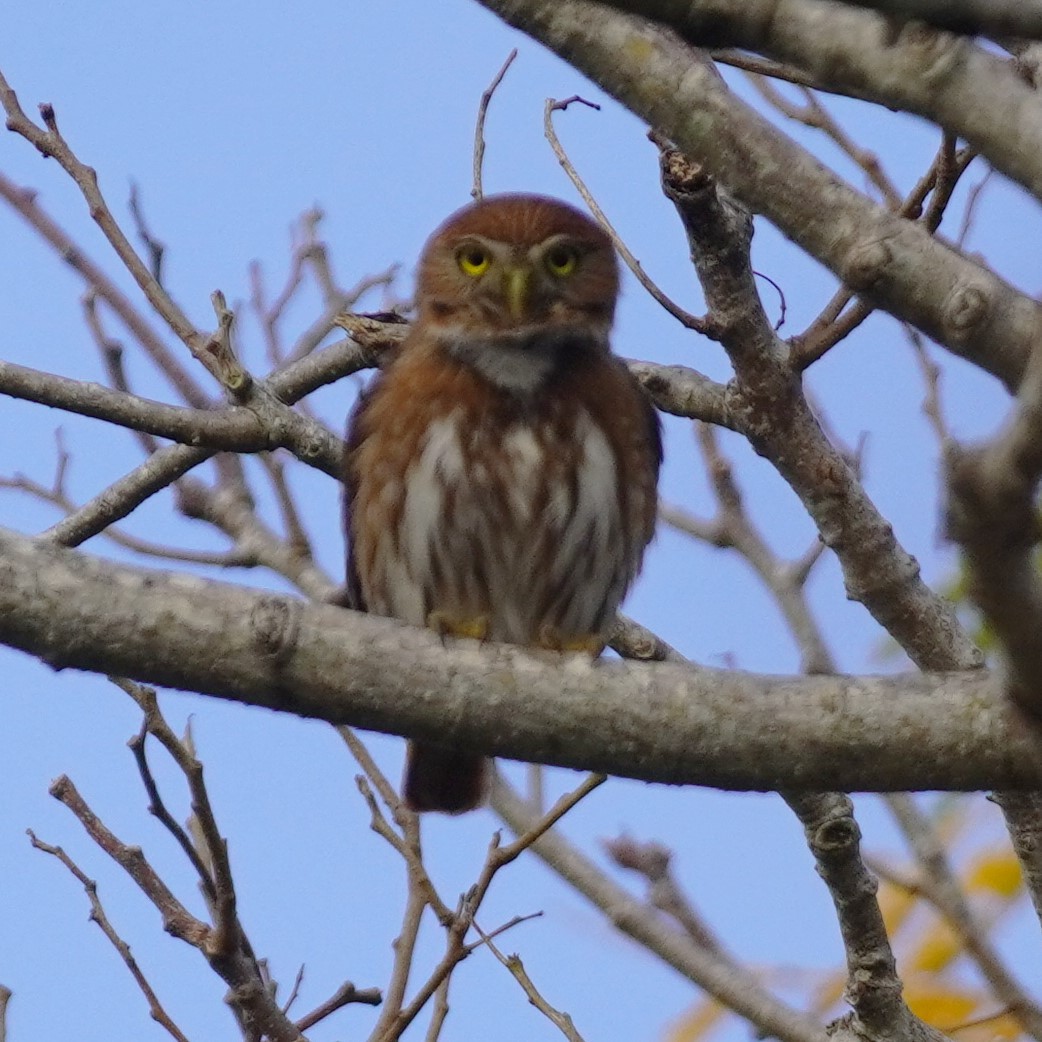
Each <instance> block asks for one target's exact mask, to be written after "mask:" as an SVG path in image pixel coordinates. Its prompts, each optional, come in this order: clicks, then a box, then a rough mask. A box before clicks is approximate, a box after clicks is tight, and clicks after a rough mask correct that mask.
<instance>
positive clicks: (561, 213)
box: [416, 195, 619, 389]
mask: <svg viewBox="0 0 1042 1042" xmlns="http://www.w3.org/2000/svg"><path fill="white" fill-rule="evenodd" d="M416 290H417V292H416V299H417V304H418V308H419V324H420V325H421V326H422V327H423V328H424V330H425V331H426V332H427V333H428V334H432V335H434V336H435V337H436V338H437V339H438V340H439V341H440V342H441V343H442V344H443V345H445V346H446V347H448V348H449V349H450V350H452V351H453V353H454V354H457V355H459V356H461V357H463V358H465V359H466V360H467V361H470V362H472V363H473V364H475V365H476V366H477V367H478V368H479V369H480V370H481V371H482V372H483V373H485V375H486V376H489V377H490V378H491V379H493V380H494V381H495V382H497V383H499V384H501V385H503V386H512V385H515V384H516V385H518V388H519V389H524V388H523V387H522V386H521V385H528V384H535V383H538V382H539V380H541V379H542V378H543V377H545V376H546V375H547V373H548V372H549V371H550V369H551V368H552V366H553V364H554V362H555V360H557V356H560V355H561V354H562V353H568V352H573V351H575V350H577V349H579V350H581V349H588V348H589V347H591V346H593V347H597V348H599V349H602V350H607V347H608V332H609V330H610V328H611V323H612V318H613V316H614V313H615V301H616V298H617V296H618V291H619V271H618V262H617V260H616V257H615V250H614V248H613V246H612V244H611V240H610V239H609V238H608V236H607V235H606V234H605V233H604V232H603V231H602V230H601V229H600V228H599V227H598V226H597V225H596V224H594V223H593V221H591V220H590V219H589V218H588V217H585V216H584V215H583V214H581V213H580V212H579V211H578V210H576V209H574V208H573V207H571V206H568V205H567V204H566V203H562V202H559V201H558V200H556V199H548V198H546V197H545V196H539V195H497V196H489V197H486V198H485V199H483V200H481V201H480V202H477V203H474V204H472V205H470V206H466V207H464V208H463V209H462V210H458V211H457V212H456V213H454V214H453V215H452V216H451V217H449V218H448V220H447V221H445V223H444V224H442V225H441V227H440V228H438V229H437V230H436V231H435V232H434V234H433V235H432V236H431V237H430V238H429V239H428V240H427V244H426V246H425V247H424V250H423V254H422V256H421V258H420V266H419V275H418V279H417V287H416Z"/></svg>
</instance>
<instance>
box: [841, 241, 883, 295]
mask: <svg viewBox="0 0 1042 1042" xmlns="http://www.w3.org/2000/svg"><path fill="white" fill-rule="evenodd" d="M893 259H894V255H893V251H892V250H891V249H890V246H889V244H888V243H886V242H884V241H883V240H882V239H876V240H874V241H873V242H866V243H862V244H861V245H860V246H857V247H855V249H854V250H853V251H852V253H851V255H850V258H849V260H848V262H847V266H846V271H844V272H843V281H844V282H845V283H846V284H847V285H848V286H849V287H850V288H851V289H855V290H860V291H864V290H868V289H871V288H872V287H873V286H874V285H875V284H876V283H877V282H878V281H879V280H880V278H881V277H882V275H883V272H884V271H885V270H886V268H887V266H888V265H889V264H890V263H891V261H892V260H893Z"/></svg>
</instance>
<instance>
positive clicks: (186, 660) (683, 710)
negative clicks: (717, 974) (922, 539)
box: [0, 532, 1042, 791]
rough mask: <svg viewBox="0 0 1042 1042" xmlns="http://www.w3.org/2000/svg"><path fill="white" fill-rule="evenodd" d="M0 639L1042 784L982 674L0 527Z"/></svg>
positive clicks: (640, 764) (1016, 784)
mask: <svg viewBox="0 0 1042 1042" xmlns="http://www.w3.org/2000/svg"><path fill="white" fill-rule="evenodd" d="M0 642H3V643H5V644H8V645H10V646H12V647H16V648H20V649H22V650H24V651H27V652H29V653H30V654H34V655H37V656H38V657H40V658H41V659H43V660H44V661H46V662H48V663H50V664H51V665H53V666H55V667H56V668H65V667H71V668H76V669H84V670H89V671H93V672H105V673H116V674H119V675H121V676H127V677H132V678H134V679H137V680H142V681H145V682H150V683H157V684H162V685H165V686H168V687H177V688H183V689H186V690H191V691H199V692H202V693H205V694H212V695H216V696H219V697H222V698H228V699H233V700H236V701H241V702H245V703H248V704H251V705H257V706H265V707H268V708H271V709H278V710H282V711H286V712H292V713H297V714H300V715H302V716H310V717H318V718H321V719H325V720H329V721H330V722H333V723H347V724H353V725H356V726H359V727H364V728H369V729H372V730H379V731H385V732H390V733H393V734H403V735H407V736H409V737H413V738H427V739H430V738H435V737H436V738H439V739H441V740H443V741H444V740H445V739H446V738H451V739H452V740H453V741H454V742H458V743H459V744H460V745H462V746H465V747H472V748H474V749H478V750H481V751H484V752H488V753H491V754H494V755H501V756H508V757H512V758H516V759H522V760H530V761H536V762H540V763H549V764H557V765H561V766H565V767H573V768H578V769H583V770H594V771H603V772H606V773H612V774H620V775H625V776H628V777H633V778H641V779H645V780H648V781H659V782H668V783H674V784H677V783H684V784H686V783H695V784H705V785H713V786H718V787H721V788H740V789H777V788H781V789H789V790H801V789H819V790H820V789H844V790H858V789H868V790H880V791H889V790H894V789H899V790H908V789H921V788H926V789H979V788H993V787H1003V788H1008V789H1025V788H1032V787H1042V755H1040V753H1042V740H1040V739H1039V737H1038V736H1037V735H1035V733H1034V732H1033V730H1031V729H1026V728H1023V727H1022V726H1020V725H1019V723H1018V721H1017V720H1016V719H1015V718H1011V717H1010V713H1009V707H1008V704H1007V703H1006V702H1005V701H1004V699H1003V698H1002V690H1001V682H1000V681H999V680H998V679H997V678H995V677H993V676H991V675H990V674H988V673H985V672H983V671H967V672H964V673H952V674H923V675H920V674H910V675H902V676H896V677H843V676H839V677H806V678H801V677H771V676H759V675H755V674H750V673H742V672H738V671H727V670H718V669H707V668H702V667H696V666H681V665H676V664H674V663H656V664H643V663H641V664H631V663H620V664H609V663H598V664H591V663H589V661H587V660H585V659H584V658H582V657H580V656H574V657H573V656H567V657H564V658H561V657H559V656H556V655H550V654H545V653H544V654H542V655H540V654H537V653H533V652H528V651H525V650H522V649H519V648H511V647H507V646H487V647H483V646H481V645H478V644H472V643H470V642H461V643H459V644H453V645H451V646H449V647H443V646H442V644H441V642H440V641H439V640H438V638H437V637H435V636H434V635H432V634H430V633H428V632H426V631H423V630H415V629H411V628H409V627H405V626H400V625H398V624H397V623H394V622H391V621H388V620H383V619H377V618H371V617H368V616H363V615H357V614H353V613H347V612H345V611H344V610H343V609H339V608H335V607H332V606H329V605H322V604H308V603H305V602H302V601H296V600H293V599H291V598H289V597H286V596H276V595H272V594H270V593H266V592H259V591H255V590H247V589H242V588H240V587H236V586H232V585H229V584H225V583H217V582H206V581H204V580H201V579H197V578H194V577H189V576H183V575H170V574H167V573H162V572H155V571H146V570H144V569H136V568H130V567H126V566H123V565H118V564H114V563H113V562H110V561H104V560H101V559H98V558H94V557H91V556H89V555H87V554H82V553H79V552H75V551H70V550H66V549H63V548H59V547H55V546H46V545H42V544H40V543H38V542H34V541H32V540H29V539H26V538H24V537H22V536H18V535H15V534H13V533H6V532H5V533H2V534H0Z"/></svg>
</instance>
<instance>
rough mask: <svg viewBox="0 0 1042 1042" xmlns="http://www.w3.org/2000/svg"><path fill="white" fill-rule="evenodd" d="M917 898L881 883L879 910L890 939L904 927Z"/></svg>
mask: <svg viewBox="0 0 1042 1042" xmlns="http://www.w3.org/2000/svg"><path fill="white" fill-rule="evenodd" d="M918 900H919V898H918V897H917V896H916V895H915V894H913V893H910V892H909V891H908V890H906V889H905V888H904V887H899V886H894V885H893V884H892V883H888V882H883V883H881V884H880V886H879V910H880V911H881V912H882V913H883V924H884V925H885V926H886V932H887V934H888V935H889V936H890V937H893V936H895V935H896V933H897V931H898V930H900V929H901V927H902V926H903V925H904V922H905V920H906V919H907V918H908V916H909V914H910V913H911V912H912V910H913V909H914V908H915V905H916V902H917V901H918Z"/></svg>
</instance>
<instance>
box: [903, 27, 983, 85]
mask: <svg viewBox="0 0 1042 1042" xmlns="http://www.w3.org/2000/svg"><path fill="white" fill-rule="evenodd" d="M896 43H897V49H898V55H899V59H900V62H901V65H902V66H904V68H903V69H901V70H900V71H899V72H898V74H899V75H905V74H907V73H911V74H913V75H914V76H915V77H916V79H918V80H921V81H923V82H925V83H927V84H929V85H930V86H933V87H936V86H937V85H938V84H939V83H940V82H941V81H942V80H944V79H946V78H947V77H948V76H949V74H950V73H951V72H952V70H953V69H954V68H955V66H956V65H957V64H958V63H959V62H960V61H961V60H962V57H963V54H964V53H965V48H966V44H965V41H964V40H963V39H962V38H961V37H959V36H953V35H952V34H951V33H946V32H944V31H943V30H941V29H934V28H933V27H932V26H929V25H924V24H923V23H922V22H916V21H908V22H905V23H904V25H903V26H902V28H901V31H900V32H899V33H898V36H897V41H896ZM895 71H896V70H895Z"/></svg>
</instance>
